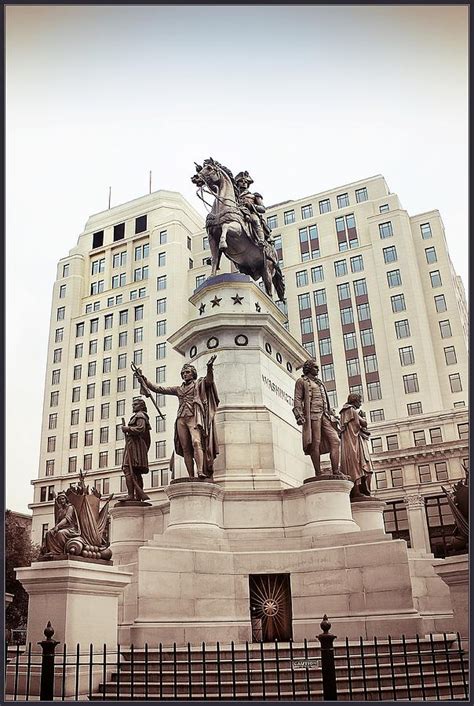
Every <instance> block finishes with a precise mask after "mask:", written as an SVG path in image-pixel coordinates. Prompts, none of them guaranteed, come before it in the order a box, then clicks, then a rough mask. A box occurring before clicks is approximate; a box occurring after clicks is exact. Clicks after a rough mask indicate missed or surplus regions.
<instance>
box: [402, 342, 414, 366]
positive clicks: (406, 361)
mask: <svg viewBox="0 0 474 706" xmlns="http://www.w3.org/2000/svg"><path fill="white" fill-rule="evenodd" d="M398 354H399V356H400V365H413V363H414V362H415V354H414V353H413V346H404V347H403V348H399V349H398Z"/></svg>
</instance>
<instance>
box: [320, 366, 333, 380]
mask: <svg viewBox="0 0 474 706" xmlns="http://www.w3.org/2000/svg"><path fill="white" fill-rule="evenodd" d="M321 377H322V379H323V381H324V382H329V381H330V380H334V379H335V376H334V365H333V363H328V364H327V365H322V366H321Z"/></svg>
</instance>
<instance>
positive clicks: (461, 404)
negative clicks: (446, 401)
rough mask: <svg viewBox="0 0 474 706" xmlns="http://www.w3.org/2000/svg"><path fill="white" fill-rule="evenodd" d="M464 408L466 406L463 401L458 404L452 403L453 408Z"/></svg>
mask: <svg viewBox="0 0 474 706" xmlns="http://www.w3.org/2000/svg"><path fill="white" fill-rule="evenodd" d="M465 406H466V403H465V402H464V400H460V401H459V402H454V403H453V407H465Z"/></svg>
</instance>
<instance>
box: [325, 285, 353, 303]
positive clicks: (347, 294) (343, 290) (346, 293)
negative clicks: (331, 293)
mask: <svg viewBox="0 0 474 706" xmlns="http://www.w3.org/2000/svg"><path fill="white" fill-rule="evenodd" d="M323 291H324V290H323ZM337 297H338V299H339V301H342V300H344V299H350V298H351V290H350V288H349V284H348V283H347V282H345V283H344V284H338V285H337Z"/></svg>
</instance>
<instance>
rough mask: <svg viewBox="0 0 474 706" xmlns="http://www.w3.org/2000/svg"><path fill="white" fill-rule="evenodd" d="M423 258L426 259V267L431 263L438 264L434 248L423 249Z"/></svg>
mask: <svg viewBox="0 0 474 706" xmlns="http://www.w3.org/2000/svg"><path fill="white" fill-rule="evenodd" d="M425 257H426V262H427V263H428V265H432V264H433V262H438V258H437V257H436V249H435V248H425Z"/></svg>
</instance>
